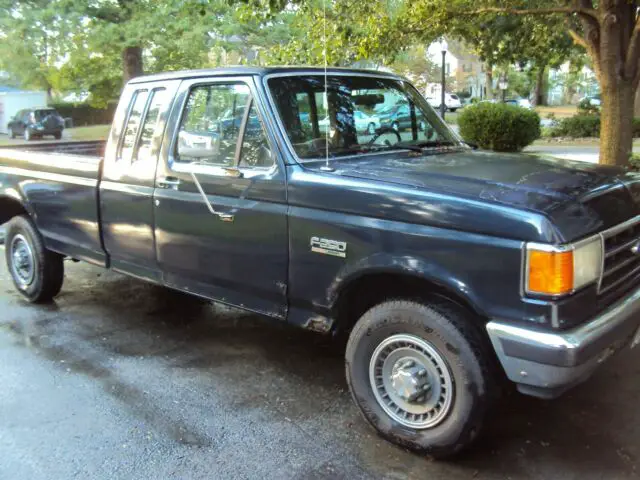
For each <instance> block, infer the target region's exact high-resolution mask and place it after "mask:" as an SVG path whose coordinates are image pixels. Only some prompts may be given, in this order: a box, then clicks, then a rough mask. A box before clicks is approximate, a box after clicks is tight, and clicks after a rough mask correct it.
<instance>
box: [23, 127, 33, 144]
mask: <svg viewBox="0 0 640 480" xmlns="http://www.w3.org/2000/svg"><path fill="white" fill-rule="evenodd" d="M32 138H33V135H31V132H30V131H29V128H28V127H25V129H24V139H25V140H26V141H27V142H28V141H29V140H31V139H32Z"/></svg>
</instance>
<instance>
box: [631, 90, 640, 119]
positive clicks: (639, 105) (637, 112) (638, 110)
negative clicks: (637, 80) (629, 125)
mask: <svg viewBox="0 0 640 480" xmlns="http://www.w3.org/2000/svg"><path fill="white" fill-rule="evenodd" d="M633 116H634V117H640V88H637V89H636V101H635V105H634V107H633Z"/></svg>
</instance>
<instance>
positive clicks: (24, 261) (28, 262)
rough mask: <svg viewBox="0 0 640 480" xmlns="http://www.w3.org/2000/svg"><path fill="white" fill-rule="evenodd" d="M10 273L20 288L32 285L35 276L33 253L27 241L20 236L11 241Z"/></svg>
mask: <svg viewBox="0 0 640 480" xmlns="http://www.w3.org/2000/svg"><path fill="white" fill-rule="evenodd" d="M11 258H12V262H11V272H12V273H13V278H15V279H16V282H18V284H19V285H20V287H21V288H26V287H28V286H29V285H31V283H33V278H34V276H35V261H34V259H33V252H32V251H31V246H30V245H29V242H27V239H26V238H24V236H22V235H19V234H18V235H16V236H15V237H13V240H12V241H11Z"/></svg>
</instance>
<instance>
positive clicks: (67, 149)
mask: <svg viewBox="0 0 640 480" xmlns="http://www.w3.org/2000/svg"><path fill="white" fill-rule="evenodd" d="M106 143H107V142H106V141H105V140H92V141H83V142H47V143H40V142H32V143H25V144H20V145H15V146H13V145H10V146H5V147H0V157H1V156H3V155H4V153H5V151H6V150H18V151H23V152H37V153H55V154H64V155H78V156H82V157H96V158H97V159H98V160H99V159H100V158H102V156H103V155H104V148H105V146H106Z"/></svg>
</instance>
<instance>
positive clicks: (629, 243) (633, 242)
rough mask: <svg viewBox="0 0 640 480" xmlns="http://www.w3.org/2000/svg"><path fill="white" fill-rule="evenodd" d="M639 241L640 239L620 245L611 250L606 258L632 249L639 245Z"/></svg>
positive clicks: (606, 253) (606, 254)
mask: <svg viewBox="0 0 640 480" xmlns="http://www.w3.org/2000/svg"><path fill="white" fill-rule="evenodd" d="M638 240H639V239H638V238H634V239H633V240H631V241H629V242H627V243H625V244H624V245H620V246H618V247H616V248H614V249H613V250H609V251H608V252H605V257H606V258H609V257H612V256H614V255H615V254H617V253H620V252H622V251H623V250H628V249H630V248H631V247H632V246H633V245H634V244H635V243H638Z"/></svg>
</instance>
